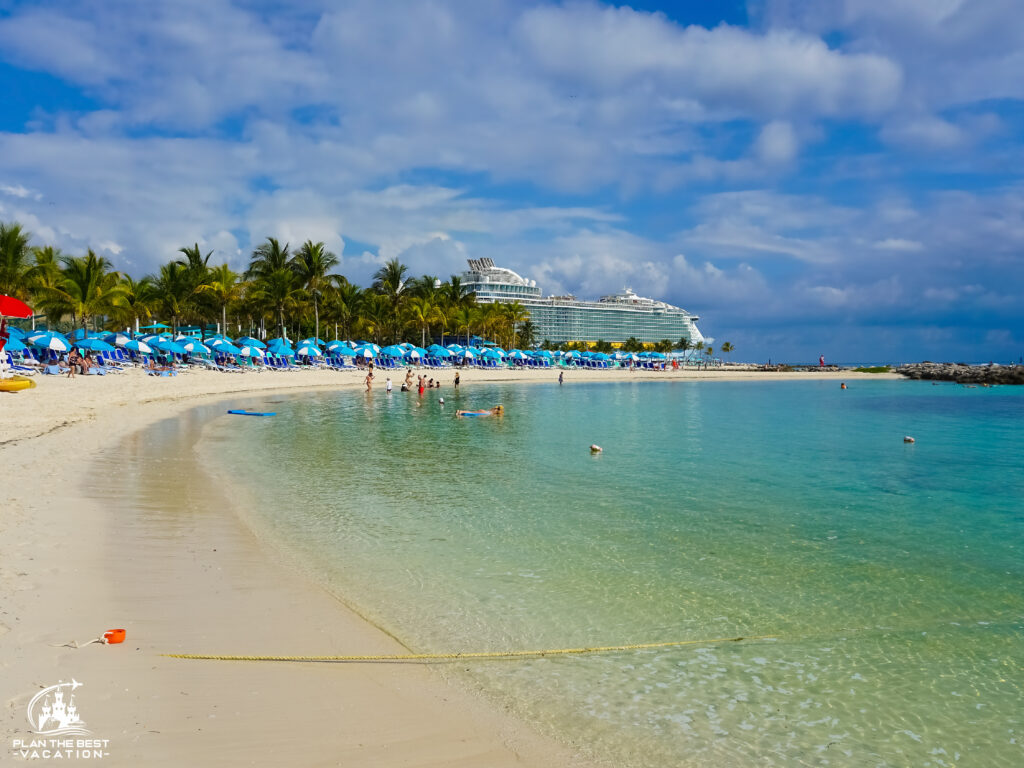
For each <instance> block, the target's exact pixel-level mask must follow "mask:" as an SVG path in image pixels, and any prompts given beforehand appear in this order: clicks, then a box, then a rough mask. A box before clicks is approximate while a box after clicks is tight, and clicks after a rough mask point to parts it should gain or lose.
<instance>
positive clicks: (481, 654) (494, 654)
mask: <svg viewBox="0 0 1024 768" xmlns="http://www.w3.org/2000/svg"><path fill="white" fill-rule="evenodd" d="M777 639H778V635H755V636H751V637H717V638H714V639H711V640H675V641H673V642H668V643H633V644H631V645H598V646H594V647H591V648H552V649H548V650H542V651H477V652H471V653H405V654H373V655H349V656H233V655H224V654H213V653H163V654H161V656H166V657H168V658H172V659H207V660H210V661H352V662H372V661H451V660H457V659H513V658H522V657H542V656H570V655H581V654H590V653H611V652H613V651H642V650H647V649H651V648H677V647H679V646H683V645H714V644H720V643H739V642H743V641H749V640H777Z"/></svg>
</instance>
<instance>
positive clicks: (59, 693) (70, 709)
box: [26, 678, 92, 736]
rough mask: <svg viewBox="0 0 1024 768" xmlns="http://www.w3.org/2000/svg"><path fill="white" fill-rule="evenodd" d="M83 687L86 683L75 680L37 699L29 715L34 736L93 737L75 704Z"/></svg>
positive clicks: (51, 687)
mask: <svg viewBox="0 0 1024 768" xmlns="http://www.w3.org/2000/svg"><path fill="white" fill-rule="evenodd" d="M81 686H82V683H80V682H78V681H77V680H75V679H74V678H72V679H71V682H70V683H65V682H64V681H63V680H62V681H60V682H58V683H57V684H56V685H51V686H50V687H49V688H44V689H43V690H41V691H40V692H39V693H37V694H36V695H35V696H33V697H32V700H31V701H30V702H29V703H28V711H27V713H26V714H27V716H28V724H29V725H30V726H32V732H33V733H38V734H40V735H42V736H62V735H79V736H87V735H88V734H90V733H92V731H90V730H88V729H86V727H85V721H84V720H82V718H81V716H80V715H79V713H78V706H77V705H76V704H75V690H76V689H78V688H80V687H81Z"/></svg>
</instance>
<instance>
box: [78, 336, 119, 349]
mask: <svg viewBox="0 0 1024 768" xmlns="http://www.w3.org/2000/svg"><path fill="white" fill-rule="evenodd" d="M75 346H76V347H78V348H79V349H88V350H89V351H91V352H113V351H114V348H113V347H112V346H110V345H109V344H107V342H105V341H102V340H100V339H82V340H81V341H76V342H75Z"/></svg>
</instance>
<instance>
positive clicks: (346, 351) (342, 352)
mask: <svg viewBox="0 0 1024 768" xmlns="http://www.w3.org/2000/svg"><path fill="white" fill-rule="evenodd" d="M331 351H332V352H333V353H334V354H335V355H336V356H337V357H355V356H356V351H355V350H354V349H353V348H352V347H350V346H349V345H348V344H343V345H341V346H340V347H335V348H334V349H333V350H331Z"/></svg>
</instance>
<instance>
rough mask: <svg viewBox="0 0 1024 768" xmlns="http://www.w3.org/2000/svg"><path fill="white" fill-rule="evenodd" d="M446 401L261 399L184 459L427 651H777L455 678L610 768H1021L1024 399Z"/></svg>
mask: <svg viewBox="0 0 1024 768" xmlns="http://www.w3.org/2000/svg"><path fill="white" fill-rule="evenodd" d="M442 394H443V395H444V397H445V399H446V400H447V401H448V402H447V404H446V405H444V406H441V405H439V404H438V403H437V396H436V395H434V396H433V397H425V398H424V399H423V400H422V401H420V400H419V399H418V398H417V397H416V396H415V394H412V395H405V394H400V393H395V394H393V395H391V396H387V395H385V394H384V393H383V392H374V393H373V394H372V395H369V396H368V395H366V394H364V393H361V392H360V393H354V392H343V393H334V394H329V395H328V394H323V395H306V396H303V397H301V398H269V399H268V400H277V402H273V403H270V405H272V407H268V408H266V409H268V410H276V411H277V412H278V415H277V416H276V417H274V418H271V419H241V418H234V417H230V416H225V417H223V418H221V419H218V420H216V421H214V422H213V423H212V424H211V425H210V426H209V428H208V430H207V432H206V436H205V438H204V441H203V444H202V454H203V455H204V457H205V458H206V460H207V461H208V462H209V463H210V465H211V468H212V471H213V472H215V473H217V474H220V475H222V476H223V475H226V474H230V475H231V476H233V478H234V480H235V482H237V483H238V484H239V485H240V486H244V487H245V488H247V489H248V491H249V493H250V494H251V495H253V496H254V497H255V498H258V499H260V503H259V504H257V505H256V506H257V510H256V512H255V514H256V516H257V524H258V525H259V526H261V527H263V528H265V530H266V531H268V532H269V533H270V534H271V535H273V536H274V537H275V538H277V539H278V540H280V541H282V542H283V543H284V544H285V546H286V547H288V548H289V549H290V550H291V551H292V552H295V553H300V554H301V557H302V559H303V561H304V562H305V563H306V566H307V567H308V568H309V569H310V570H311V572H313V573H314V574H315V575H316V576H317V577H318V578H320V579H322V580H323V581H324V582H325V583H326V584H328V585H329V586H330V587H332V588H334V589H336V590H337V591H338V592H339V593H340V594H343V595H345V597H346V599H348V600H350V601H351V602H352V603H354V604H355V605H356V606H357V607H358V608H359V609H360V610H362V611H363V612H364V613H365V614H366V615H368V616H369V617H370V618H372V619H373V620H375V621H376V622H378V623H380V624H381V625H382V626H384V627H385V628H386V629H388V630H389V631H391V632H392V633H394V634H395V635H396V636H398V637H399V638H400V639H402V640H403V641H404V642H405V643H406V644H407V645H408V646H409V647H410V648H412V649H415V650H417V651H450V650H470V651H483V650H504V649H522V648H545V647H551V648H560V647H571V646H588V645H611V644H616V645H617V644H622V643H632V642H638V643H649V642H659V641H675V640H685V639H712V638H724V637H734V636H744V637H751V636H760V635H775V636H777V638H776V639H771V640H752V641H746V642H743V643H724V644H705V645H696V646H688V647H681V648H668V649H656V650H647V651H632V652H617V653H612V654H608V655H600V656H586V657H559V658H547V659H534V660H517V661H511V662H509V661H502V662H477V663H472V664H464V665H463V664H460V665H458V669H457V672H456V673H457V674H459V675H464V676H467V677H468V678H469V680H470V682H471V684H473V685H475V686H477V687H480V688H482V689H483V690H484V691H485V692H486V693H487V694H488V695H489V696H491V697H492V698H494V699H496V700H498V701H499V702H500V703H501V704H503V705H507V706H509V707H511V709H512V710H513V711H515V712H516V713H517V714H519V715H520V716H521V717H523V718H525V719H527V720H529V721H531V722H533V723H535V724H537V725H538V726H539V727H540V728H542V729H543V730H546V731H548V732H551V733H553V734H555V735H557V736H559V737H560V738H562V739H565V740H567V741H571V742H573V743H576V744H581V745H584V746H585V748H587V749H588V750H589V751H591V752H592V753H593V754H594V755H597V756H599V757H603V758H605V759H607V761H608V762H609V763H610V764H614V765H621V766H667V765H716V766H717V765H727V766H728V765H755V764H756V765H779V766H788V765H800V764H807V765H843V766H845V765H850V766H854V765H856V766H861V765H872V766H874V765H880V766H890V765H891V766H903V765H915V766H951V765H964V766H965V765H979V766H1000V765H1006V766H1011V765H1013V766H1017V765H1021V764H1024V746H1022V745H1024V696H1022V684H1024V672H1022V668H1024V643H1022V641H1024V504H1022V499H1024V450H1022V449H1021V435H1022V428H1024V389H1019V388H1018V389H1014V388H995V389H965V388H962V387H957V386H953V385H943V386H933V385H931V384H929V383H927V382H899V381H854V382H851V383H850V388H849V389H848V390H845V391H843V390H840V389H839V386H838V383H837V382H833V381H828V382H735V383H727V382H706V383H700V382H693V383H690V382H687V383H669V382H662V383H640V384H629V383H622V384H586V385H567V386H565V387H561V388H559V387H558V386H556V385H551V386H549V385H535V386H500V385H494V386H489V387H483V386H479V385H478V386H476V387H474V388H473V389H472V390H465V389H464V390H463V392H462V393H460V394H455V393H453V392H452V391H451V390H450V389H446V390H445V391H444V392H442ZM497 402H501V403H503V404H504V405H505V406H506V410H507V415H506V416H505V417H504V418H502V419H496V418H492V419H456V418H453V415H454V411H455V409H456V408H476V407H487V406H490V405H492V404H494V403H497ZM418 403H422V404H421V405H418ZM266 404H267V400H261V401H257V402H256V407H257V408H259V409H264V408H263V406H264V405H266ZM904 435H913V436H914V437H915V438H916V440H917V442H916V443H915V444H913V445H908V444H904V443H903V440H902V438H903V436H904ZM591 443H598V444H600V445H602V446H603V447H604V453H603V454H600V455H597V456H592V455H591V454H590V452H589V451H588V446H589V445H590V444H591ZM266 650H267V651H268V652H287V653H301V652H302V649H301V648H294V649H266Z"/></svg>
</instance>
